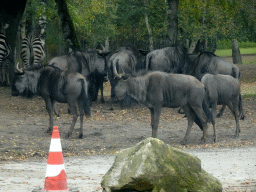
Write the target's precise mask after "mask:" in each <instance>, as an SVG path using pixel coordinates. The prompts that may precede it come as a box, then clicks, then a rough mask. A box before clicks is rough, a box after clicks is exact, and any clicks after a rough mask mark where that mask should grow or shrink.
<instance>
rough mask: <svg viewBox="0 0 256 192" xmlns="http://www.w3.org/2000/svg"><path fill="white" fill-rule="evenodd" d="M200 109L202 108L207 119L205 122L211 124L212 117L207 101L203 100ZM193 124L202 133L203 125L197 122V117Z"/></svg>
mask: <svg viewBox="0 0 256 192" xmlns="http://www.w3.org/2000/svg"><path fill="white" fill-rule="evenodd" d="M202 107H203V111H204V113H205V115H206V117H207V122H210V123H213V115H212V112H211V110H210V107H209V103H208V101H207V99H204V100H203V103H202ZM195 123H196V124H197V125H198V126H199V127H200V129H201V130H202V131H203V124H202V122H201V121H200V120H199V118H198V116H197V115H196V117H195Z"/></svg>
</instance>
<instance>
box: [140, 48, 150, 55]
mask: <svg viewBox="0 0 256 192" xmlns="http://www.w3.org/2000/svg"><path fill="white" fill-rule="evenodd" d="M139 52H140V53H141V54H142V55H147V54H148V53H149V52H150V51H146V50H142V49H139Z"/></svg>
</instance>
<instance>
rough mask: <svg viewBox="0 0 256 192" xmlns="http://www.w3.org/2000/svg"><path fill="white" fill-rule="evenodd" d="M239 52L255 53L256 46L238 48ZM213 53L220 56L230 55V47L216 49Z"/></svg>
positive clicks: (245, 53)
mask: <svg viewBox="0 0 256 192" xmlns="http://www.w3.org/2000/svg"><path fill="white" fill-rule="evenodd" d="M240 53H241V54H242V55H248V54H256V47H251V48H240ZM215 54H216V55H217V56H220V57H231V56H232V49H217V50H216V52H215Z"/></svg>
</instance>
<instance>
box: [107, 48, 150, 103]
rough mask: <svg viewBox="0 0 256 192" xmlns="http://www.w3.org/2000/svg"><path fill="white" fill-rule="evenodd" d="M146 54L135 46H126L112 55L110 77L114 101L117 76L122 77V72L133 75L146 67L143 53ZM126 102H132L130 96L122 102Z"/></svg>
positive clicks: (109, 62) (109, 64) (109, 66)
mask: <svg viewBox="0 0 256 192" xmlns="http://www.w3.org/2000/svg"><path fill="white" fill-rule="evenodd" d="M145 54H146V53H145V52H144V51H142V50H136V49H135V48H131V47H129V46H126V47H120V48H119V49H117V50H116V51H115V53H114V54H113V55H112V56H111V57H110V59H109V61H108V77H109V80H110V84H111V99H112V101H113V102H115V101H116V97H115V94H114V91H113V90H114V88H115V86H116V83H117V80H116V77H118V78H121V74H123V75H124V74H125V75H132V74H135V72H136V71H138V70H140V69H141V68H144V66H143V65H144V62H143V57H144V56H143V55H145ZM144 58H145V57H144ZM125 102H126V103H128V104H130V103H131V101H130V98H129V97H126V98H124V100H123V101H122V104H124V103H125Z"/></svg>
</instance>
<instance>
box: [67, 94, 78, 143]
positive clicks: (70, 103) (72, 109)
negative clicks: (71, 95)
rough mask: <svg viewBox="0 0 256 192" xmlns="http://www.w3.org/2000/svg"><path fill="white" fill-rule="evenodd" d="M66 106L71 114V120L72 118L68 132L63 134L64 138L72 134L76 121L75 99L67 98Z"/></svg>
mask: <svg viewBox="0 0 256 192" xmlns="http://www.w3.org/2000/svg"><path fill="white" fill-rule="evenodd" d="M68 106H69V110H70V112H71V114H72V115H73V120H72V123H71V126H70V129H69V131H68V133H67V134H66V135H65V138H66V139H67V138H69V137H70V136H71V135H72V133H73V130H74V127H75V124H76V121H77V109H76V106H77V105H76V101H75V100H70V99H68Z"/></svg>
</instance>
